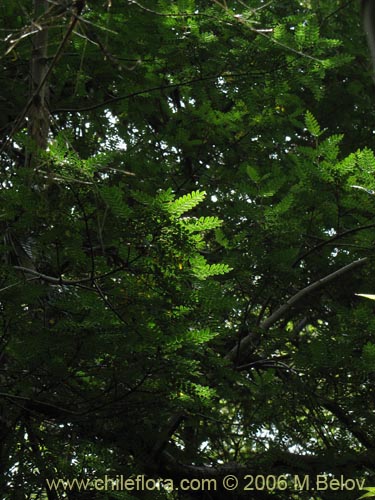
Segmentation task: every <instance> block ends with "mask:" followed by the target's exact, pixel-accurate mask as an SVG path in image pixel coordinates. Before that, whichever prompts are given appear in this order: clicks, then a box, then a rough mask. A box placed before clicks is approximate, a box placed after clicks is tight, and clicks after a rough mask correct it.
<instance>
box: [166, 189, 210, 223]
mask: <svg viewBox="0 0 375 500" xmlns="http://www.w3.org/2000/svg"><path fill="white" fill-rule="evenodd" d="M205 197H206V192H205V191H193V192H191V193H187V194H185V195H184V196H181V197H180V198H177V200H175V201H172V202H170V203H169V204H168V212H169V213H170V215H171V216H172V217H180V216H181V215H182V214H184V213H186V212H188V211H189V210H192V209H193V208H195V207H196V206H197V205H198V204H199V203H201V202H202V201H203V200H204V198H205Z"/></svg>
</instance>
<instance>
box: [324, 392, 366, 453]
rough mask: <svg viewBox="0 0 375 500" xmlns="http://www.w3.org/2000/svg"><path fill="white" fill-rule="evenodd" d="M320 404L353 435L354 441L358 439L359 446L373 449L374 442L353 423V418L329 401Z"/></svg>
mask: <svg viewBox="0 0 375 500" xmlns="http://www.w3.org/2000/svg"><path fill="white" fill-rule="evenodd" d="M322 404H323V406H324V407H325V408H326V409H327V410H328V411H330V412H331V413H332V414H333V415H334V416H335V417H336V418H337V419H338V420H339V421H340V422H341V423H342V424H343V425H344V426H345V428H346V429H347V430H348V431H349V432H351V434H353V436H354V437H355V438H356V439H358V441H359V442H360V443H361V444H363V445H364V446H366V448H370V449H374V448H375V440H374V439H371V438H370V436H369V435H368V434H367V433H366V432H364V431H363V429H362V428H361V427H360V426H359V425H358V424H356V423H355V421H354V420H353V417H352V416H350V415H348V414H347V413H345V411H344V410H343V409H342V408H341V407H340V406H339V405H338V404H336V403H335V402H334V401H329V400H324V401H323V403H322Z"/></svg>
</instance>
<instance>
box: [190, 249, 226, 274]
mask: <svg viewBox="0 0 375 500" xmlns="http://www.w3.org/2000/svg"><path fill="white" fill-rule="evenodd" d="M190 265H191V270H192V273H193V274H194V276H195V277H196V278H198V279H200V280H205V279H206V278H208V277H209V276H217V275H219V274H226V273H228V272H229V271H231V270H232V268H231V267H229V266H228V265H227V264H209V263H208V262H207V261H206V259H205V258H204V257H203V255H197V256H195V257H193V258H191V259H190Z"/></svg>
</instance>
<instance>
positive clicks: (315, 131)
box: [305, 111, 322, 137]
mask: <svg viewBox="0 0 375 500" xmlns="http://www.w3.org/2000/svg"><path fill="white" fill-rule="evenodd" d="M305 126H306V128H307V130H308V131H309V132H310V134H311V135H313V136H314V137H319V136H320V135H321V134H322V131H321V129H320V126H319V123H318V121H317V119H316V118H315V116H314V115H313V114H312V113H311V112H310V111H306V114H305Z"/></svg>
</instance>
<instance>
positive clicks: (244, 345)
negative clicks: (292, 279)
mask: <svg viewBox="0 0 375 500" xmlns="http://www.w3.org/2000/svg"><path fill="white" fill-rule="evenodd" d="M367 260H368V259H367V257H364V258H362V259H358V260H355V261H354V262H351V263H350V264H348V265H346V266H344V267H342V268H340V269H337V271H334V272H333V273H331V274H328V275H327V276H325V277H324V278H322V279H320V280H318V281H315V282H314V283H312V284H311V285H308V286H307V287H305V288H303V289H302V290H300V291H299V292H297V293H296V294H295V295H293V296H292V297H291V298H290V299H289V300H288V301H287V302H285V304H283V305H282V306H281V307H279V308H278V309H277V310H276V311H275V312H274V313H273V314H271V316H269V317H268V318H267V319H266V320H264V321H263V322H262V323H261V324H260V325H259V328H260V329H262V330H268V329H269V328H270V327H271V326H272V325H273V324H274V323H276V322H277V321H278V320H279V319H281V318H282V317H283V316H284V314H285V313H286V312H287V311H288V310H289V309H290V308H291V307H292V306H294V305H296V304H297V303H298V302H300V301H301V300H302V299H304V298H305V297H306V296H307V295H309V294H310V293H312V292H315V291H316V290H318V289H319V288H321V287H323V286H324V285H326V284H327V283H329V282H330V281H333V280H334V279H336V278H338V277H340V276H342V275H343V274H345V273H347V272H349V271H352V270H353V269H355V268H356V267H359V266H362V265H363V264H364V263H365V262H367ZM254 335H255V334H254V332H250V333H249V334H248V335H246V337H244V338H243V339H242V340H241V344H240V347H239V349H238V348H237V345H236V346H235V347H233V348H232V349H231V350H230V351H229V352H228V354H227V355H226V356H225V357H226V359H228V360H230V361H232V362H234V361H235V360H240V359H241V357H242V355H243V353H244V352H245V351H246V350H247V349H248V348H249V347H250V346H251V345H252V342H253V339H254Z"/></svg>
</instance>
